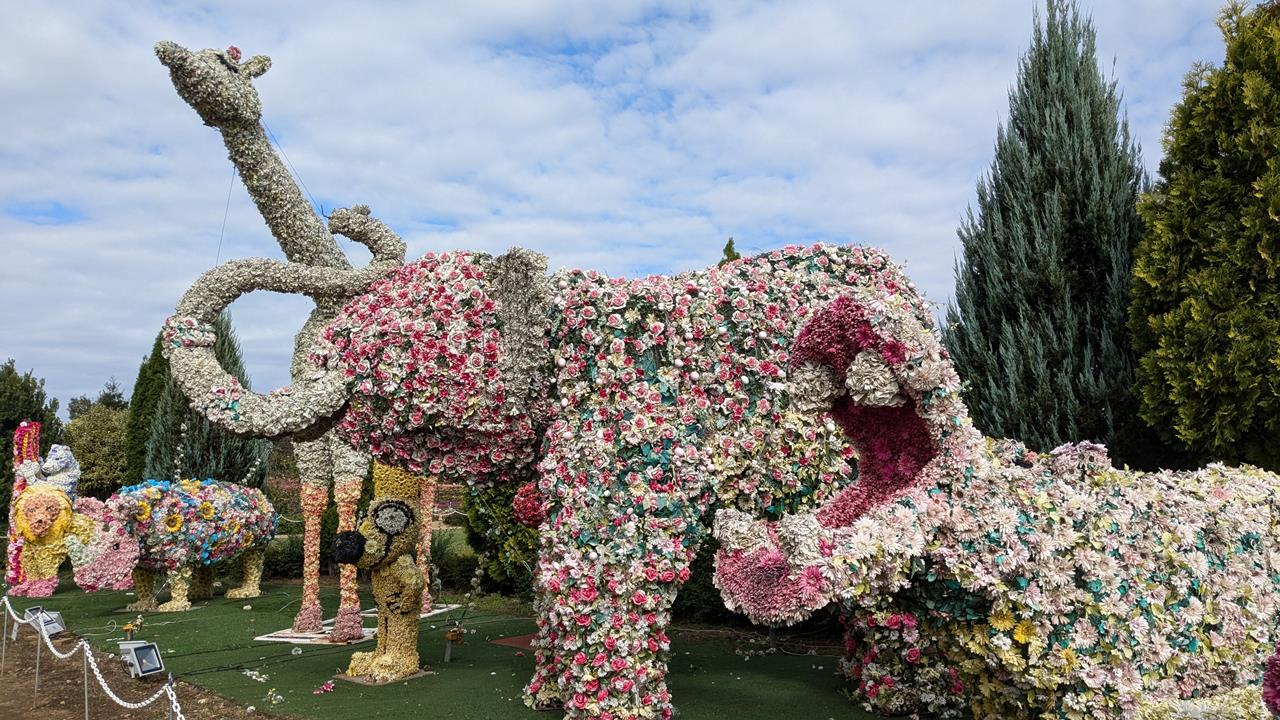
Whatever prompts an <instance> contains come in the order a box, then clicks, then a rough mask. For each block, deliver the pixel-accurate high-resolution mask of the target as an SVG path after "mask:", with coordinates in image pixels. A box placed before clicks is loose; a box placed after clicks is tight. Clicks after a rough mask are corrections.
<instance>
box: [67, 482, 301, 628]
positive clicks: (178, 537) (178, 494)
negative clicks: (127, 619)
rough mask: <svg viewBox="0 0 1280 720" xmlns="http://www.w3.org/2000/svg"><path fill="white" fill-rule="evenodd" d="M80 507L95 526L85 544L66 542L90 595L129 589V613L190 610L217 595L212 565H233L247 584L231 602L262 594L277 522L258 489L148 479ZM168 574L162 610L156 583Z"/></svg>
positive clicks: (77, 574)
mask: <svg viewBox="0 0 1280 720" xmlns="http://www.w3.org/2000/svg"><path fill="white" fill-rule="evenodd" d="M77 508H78V509H80V510H82V511H83V512H84V513H85V514H86V515H88V516H90V517H92V518H93V520H94V522H95V523H96V527H95V528H94V531H93V535H92V537H91V538H90V539H89V540H88V542H87V543H86V542H81V541H80V539H79V538H69V539H68V542H67V546H68V551H69V552H70V555H71V563H72V567H73V570H74V576H75V580H76V584H77V585H79V586H80V587H81V588H82V589H84V590H87V591H95V590H102V589H113V590H123V589H125V588H128V587H130V586H131V585H132V587H133V588H134V591H135V592H136V594H137V600H136V601H135V602H133V603H132V604H130V605H129V606H128V608H127V609H128V610H131V611H149V610H154V611H159V612H177V611H182V610H188V609H190V608H191V600H199V599H203V598H208V597H211V596H212V595H213V573H214V566H215V565H217V564H219V563H225V562H231V561H235V560H239V561H241V562H242V563H243V566H244V579H243V582H242V583H241V585H240V587H237V588H235V589H232V590H228V591H227V597H229V598H251V597H257V596H258V593H259V590H258V583H259V582H260V580H261V578H262V560H263V551H264V549H265V548H266V546H267V544H268V543H269V542H270V540H271V538H272V537H274V535H275V529H276V523H277V520H278V516H277V515H276V513H275V511H274V510H273V509H272V507H271V504H270V503H269V502H268V501H267V499H266V497H265V496H264V495H263V494H262V492H261V491H259V490H255V489H253V488H247V487H242V486H240V485H235V484H233V483H222V482H217V481H214V480H204V481H197V480H183V481H179V482H169V481H167V480H148V481H146V482H144V483H142V484H139V485H132V486H129V487H125V488H121V490H120V491H119V492H117V493H116V494H114V495H112V496H111V497H110V498H108V499H107V501H106V503H101V502H98V501H86V500H81V501H80V502H79V503H77ZM166 576H167V578H168V581H169V590H170V593H171V595H172V597H171V599H170V600H169V601H168V602H166V603H164V604H163V605H159V604H157V601H156V596H155V591H156V587H157V584H156V580H157V578H159V579H163V578H164V577H166Z"/></svg>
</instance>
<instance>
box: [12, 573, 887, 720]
mask: <svg viewBox="0 0 1280 720" xmlns="http://www.w3.org/2000/svg"><path fill="white" fill-rule="evenodd" d="M300 596H301V587H300V586H298V585H285V584H265V585H264V586H263V595H262V597H259V598H256V599H254V600H252V601H248V602H246V601H235V600H226V599H223V598H222V597H221V596H218V597H215V598H214V599H213V600H212V601H201V602H197V603H195V607H194V608H193V609H192V610H191V611H190V612H186V613H178V614H149V615H148V616H147V617H146V621H145V623H144V626H143V629H142V632H141V634H140V635H139V636H138V637H139V638H140V639H147V640H153V641H155V642H157V643H159V645H160V648H161V650H162V652H163V654H164V658H165V664H166V667H167V668H168V669H169V670H170V671H171V672H173V673H174V675H176V676H180V677H182V678H183V679H185V680H186V681H188V682H191V683H195V684H198V685H202V686H204V687H207V688H209V689H210V690H213V691H214V692H216V693H219V694H221V695H223V696H226V697H228V698H231V699H233V700H235V701H237V702H240V703H242V704H244V705H255V706H257V707H258V708H259V709H261V710H265V711H268V712H271V713H275V714H280V715H286V716H296V717H307V718H325V719H333V720H347V719H350V720H357V719H359V720H364V719H366V718H411V717H422V718H427V717H429V718H433V720H434V719H439V720H489V719H490V718H492V719H495V720H496V719H499V718H524V719H526V720H533V719H540V718H546V719H551V718H559V717H560V715H559V713H537V712H534V711H532V710H529V709H528V708H526V707H525V706H524V704H523V703H522V702H521V700H520V691H521V688H522V687H523V685H524V683H525V681H527V680H528V679H529V677H530V675H531V674H532V670H533V657H532V653H530V652H524V653H523V656H521V655H518V654H517V653H519V652H520V651H518V650H516V649H514V648H511V647H505V646H500V645H493V644H491V643H489V642H487V641H488V640H491V639H496V638H500V637H507V636H516V635H525V634H528V633H531V632H533V629H534V625H533V621H532V620H531V619H530V618H527V617H520V616H519V613H520V612H521V609H520V606H519V604H517V603H513V602H510V601H507V600H504V599H501V598H486V599H484V600H482V601H481V603H480V607H479V609H478V610H475V611H472V614H471V615H470V616H469V617H468V620H467V626H468V627H469V628H473V629H475V631H476V632H475V633H474V634H472V635H470V636H469V637H468V640H467V642H466V644H465V645H463V646H461V647H459V648H455V650H454V661H453V662H451V663H444V662H442V659H443V657H444V639H443V637H442V636H443V631H442V630H441V629H439V628H438V627H437V628H436V629H432V627H431V624H430V623H429V622H424V624H423V626H422V633H421V636H420V637H421V640H420V644H419V648H420V650H421V652H422V660H423V661H424V663H426V664H429V665H430V666H431V668H432V669H433V670H434V671H435V674H434V675H428V676H426V677H422V678H417V679H414V680H410V681H407V682H404V683H397V684H394V685H388V686H383V687H363V686H359V685H355V684H351V683H345V682H338V683H337V687H336V689H335V690H334V691H333V692H331V693H328V694H324V695H313V694H312V690H313V689H315V688H316V687H318V686H319V685H320V684H321V683H323V682H324V681H325V680H328V679H329V678H330V677H332V676H333V675H334V673H336V672H340V671H341V670H343V669H344V668H345V667H346V664H347V659H348V657H349V656H350V654H351V653H352V652H353V651H354V650H355V649H365V648H368V647H370V646H371V643H366V644H364V645H360V646H347V647H337V648H330V647H318V646H305V645H304V646H297V647H301V648H302V654H301V655H293V654H292V653H291V651H292V650H293V649H294V647H295V646H292V645H287V644H282V643H256V642H254V641H253V638H254V636H256V635H261V634H265V633H268V632H273V631H275V630H280V629H284V628H286V627H288V625H289V624H290V623H291V621H292V619H293V614H294V612H295V611H296V610H297V608H298V602H299V598H300ZM131 599H132V598H131V597H128V596H126V595H125V593H99V594H96V595H86V594H84V593H82V592H80V591H79V590H76V589H74V588H73V587H71V586H70V584H69V583H67V582H64V583H63V585H62V590H61V591H60V592H59V593H58V594H57V595H55V596H54V597H52V598H46V599H44V600H26V599H23V598H14V605H15V607H17V608H18V609H19V611H21V609H22V608H23V607H27V606H30V605H37V604H39V605H43V606H44V607H45V608H47V609H51V610H59V611H61V612H62V613H63V616H64V618H65V619H66V622H67V626H68V627H69V628H70V629H71V631H72V632H75V633H77V634H79V635H81V636H83V637H86V638H88V639H89V640H90V641H91V642H93V643H94V644H95V645H96V646H97V647H100V648H102V649H104V650H109V651H112V652H114V651H115V649H116V647H115V641H116V640H118V639H121V638H122V637H123V633H121V632H120V631H119V630H117V629H115V628H117V627H118V626H119V625H123V624H124V623H125V622H127V621H128V620H130V619H132V615H131V614H129V613H124V612H120V608H123V607H124V606H125V604H127V603H128V602H129V601H130V600H131ZM322 599H323V602H324V606H325V609H326V611H327V614H328V615H329V616H332V615H333V613H334V611H335V610H336V607H337V591H336V589H335V588H325V589H324V591H323V594H322ZM446 599H447V598H446ZM246 604H248V605H251V606H252V609H250V610H245V609H243V608H244V606H245V605H246ZM365 605H366V607H368V606H369V601H368V598H366V601H365ZM368 624H369V625H372V624H373V623H372V621H369V623H368ZM673 634H674V635H675V640H674V642H673V649H672V656H671V672H670V675H669V677H668V681H669V685H670V688H671V691H672V693H673V694H674V696H675V704H676V707H677V709H678V716H679V718H681V720H713V719H714V720H719V719H720V718H733V719H734V720H756V719H759V720H765V719H769V720H773V719H776V718H793V717H794V718H797V719H798V718H804V719H805V720H809V719H811V718H812V719H816V720H822V719H823V718H833V719H836V718H839V719H842V720H861V719H864V718H871V717H874V716H871V715H868V714H866V713H864V712H862V711H860V710H859V709H857V708H855V707H854V706H853V705H852V704H850V703H849V701H848V700H847V699H845V698H844V696H843V695H842V694H841V692H840V691H841V688H842V682H841V680H840V679H839V678H838V677H836V676H835V675H834V670H835V664H836V658H835V657H824V656H795V655H781V654H780V655H771V656H764V657H752V658H750V659H744V658H743V657H740V656H738V655H736V654H735V653H734V647H735V646H734V643H733V641H731V640H703V639H696V640H695V639H688V638H683V637H681V636H680V634H679V633H678V632H677V633H673ZM245 669H251V670H256V671H258V672H260V673H262V674H264V675H266V676H267V680H266V682H258V681H256V680H254V679H252V678H250V677H248V676H246V675H245V674H244V673H243V672H242V671H243V670H245ZM272 688H274V689H275V690H276V692H278V693H280V694H281V695H282V696H283V697H284V698H285V699H284V701H283V702H281V703H279V704H275V705H273V704H271V703H270V702H269V701H267V699H266V698H267V694H268V690H270V689H272ZM77 692H78V691H77Z"/></svg>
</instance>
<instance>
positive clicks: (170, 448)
mask: <svg viewBox="0 0 1280 720" xmlns="http://www.w3.org/2000/svg"><path fill="white" fill-rule="evenodd" d="M215 329H216V331H217V333H218V341H217V342H216V343H215V344H214V346H213V352H214V354H215V355H216V356H217V357H218V360H219V362H221V363H222V367H223V368H225V369H226V370H227V372H229V373H231V374H232V375H234V376H235V377H236V379H238V380H239V381H240V384H241V385H243V386H244V387H245V388H248V387H249V377H248V374H247V373H246V372H245V369H244V361H243V360H242V359H241V358H240V344H239V342H237V340H236V336H235V332H234V331H233V330H232V329H231V322H230V321H229V320H228V319H227V316H226V314H225V313H224V314H223V315H221V316H219V317H218V319H217V321H216V322H215ZM184 423H185V424H186V430H185V434H184V432H183V430H182V426H183V424H184ZM180 441H181V442H180ZM179 446H181V450H182V476H183V477H188V478H190V477H194V478H196V479H198V480H203V479H205V478H213V479H215V480H221V481H225V482H234V483H238V482H245V483H246V484H249V485H252V486H254V487H260V486H261V485H262V480H263V477H264V475H265V473H266V467H265V466H266V459H267V452H268V450H270V447H271V443H270V442H268V441H266V440H258V439H253V438H243V437H237V436H235V435H232V434H230V433H227V432H225V431H223V430H222V429H220V428H218V427H217V426H215V425H214V424H213V423H211V422H209V421H208V420H207V419H205V417H204V416H203V415H201V414H199V413H197V412H196V411H194V410H192V409H191V406H190V403H189V402H188V400H187V397H186V395H184V394H183V393H182V389H181V388H179V387H178V384H177V382H175V381H174V379H173V378H172V377H171V376H167V379H166V381H165V386H164V390H163V391H162V392H161V394H160V399H159V400H158V401H157V403H156V408H155V412H154V415H153V416H152V418H151V431H150V433H149V435H148V437H147V451H146V463H145V467H144V468H143V475H144V476H145V477H147V478H154V479H157V480H171V479H173V476H174V467H175V460H176V457H177V453H178V450H179ZM255 461H258V468H257V470H256V471H255V472H254V473H253V475H252V476H251V477H249V478H248V479H246V478H245V475H246V473H248V472H249V471H250V469H251V468H253V465H254V462H255Z"/></svg>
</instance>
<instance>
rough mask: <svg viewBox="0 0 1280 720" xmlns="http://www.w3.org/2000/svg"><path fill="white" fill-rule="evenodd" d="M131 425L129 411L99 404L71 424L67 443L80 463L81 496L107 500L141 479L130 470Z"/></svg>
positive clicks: (68, 427) (68, 429) (69, 424)
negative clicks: (127, 447)
mask: <svg viewBox="0 0 1280 720" xmlns="http://www.w3.org/2000/svg"><path fill="white" fill-rule="evenodd" d="M128 426H129V411H128V410H125V409H121V408H115V407H111V406H110V405H102V404H98V403H94V404H93V405H91V406H90V407H89V409H88V410H87V411H86V412H84V413H82V414H81V415H80V416H79V417H77V418H76V419H74V420H72V421H71V422H70V423H68V424H67V433H66V434H67V446H68V447H70V448H71V453H72V454H73V455H75V456H76V460H77V461H78V462H79V463H80V485H79V488H78V491H79V493H80V495H82V496H84V497H96V498H99V499H106V498H107V497H109V496H110V495H111V493H113V492H115V491H116V490H118V489H119V488H120V487H121V486H122V485H129V484H132V482H137V481H136V480H132V479H131V478H130V477H129V476H128V474H127V473H126V463H125V445H126V439H127V437H128ZM131 481H132V482H131Z"/></svg>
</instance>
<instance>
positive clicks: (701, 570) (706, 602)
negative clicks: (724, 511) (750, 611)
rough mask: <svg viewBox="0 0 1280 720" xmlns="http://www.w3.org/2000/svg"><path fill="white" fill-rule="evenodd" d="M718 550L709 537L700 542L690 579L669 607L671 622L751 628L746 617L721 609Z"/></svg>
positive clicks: (712, 538) (710, 536) (714, 540)
mask: <svg viewBox="0 0 1280 720" xmlns="http://www.w3.org/2000/svg"><path fill="white" fill-rule="evenodd" d="M708 524H710V521H708ZM719 549H720V542H719V541H718V540H716V539H715V537H714V536H712V535H710V534H708V535H707V539H706V540H703V541H702V546H701V547H699V548H698V554H697V555H696V556H695V557H694V559H693V562H692V563H690V565H689V579H688V580H686V581H685V582H684V584H683V585H681V586H680V591H679V592H678V593H677V594H676V599H675V602H673V603H671V618H672V619H673V620H676V621H678V622H697V623H712V624H717V625H749V624H750V623H749V622H748V621H747V619H746V616H744V615H739V614H738V613H736V612H733V611H732V610H729V609H728V608H726V607H725V606H724V598H722V597H721V596H720V590H719V588H717V587H716V586H715V582H714V579H715V573H716V564H715V562H716V551H717V550H719Z"/></svg>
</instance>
